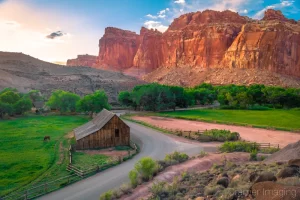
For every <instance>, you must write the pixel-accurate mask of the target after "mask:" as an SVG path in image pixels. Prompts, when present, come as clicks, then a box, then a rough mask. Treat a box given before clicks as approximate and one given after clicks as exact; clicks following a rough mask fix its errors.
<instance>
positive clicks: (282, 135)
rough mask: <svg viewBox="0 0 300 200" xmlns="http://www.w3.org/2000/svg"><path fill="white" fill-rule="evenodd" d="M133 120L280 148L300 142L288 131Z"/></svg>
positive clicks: (162, 119) (156, 119)
mask: <svg viewBox="0 0 300 200" xmlns="http://www.w3.org/2000/svg"><path fill="white" fill-rule="evenodd" d="M133 119H134V120H139V121H143V122H146V123H149V124H151V125H154V126H159V127H164V128H168V129H180V130H186V131H197V130H205V129H208V130H209V129H226V130H230V131H234V132H238V133H240V135H241V137H242V139H244V140H247V141H253V142H258V143H271V144H279V145H280V148H282V147H285V146H286V145H288V144H290V143H294V142H296V141H298V140H300V134H299V133H292V132H287V131H276V130H267V129H260V128H252V127H243V126H233V125H225V124H213V123H207V122H200V121H190V120H183V119H171V118H165V117H156V116H153V117H151V116H135V117H133Z"/></svg>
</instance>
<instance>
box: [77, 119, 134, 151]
mask: <svg viewBox="0 0 300 200" xmlns="http://www.w3.org/2000/svg"><path fill="white" fill-rule="evenodd" d="M115 129H119V137H115ZM129 143H130V128H129V127H128V126H127V125H126V124H125V123H124V122H123V121H122V120H121V119H120V118H119V117H117V116H114V117H113V118H112V119H111V120H110V121H109V122H108V123H107V124H106V125H105V126H104V127H103V128H102V129H100V130H99V131H97V132H95V133H92V134H90V135H88V136H86V137H84V138H82V139H80V140H78V141H77V144H76V149H97V148H107V147H114V146H126V145H127V146H129Z"/></svg>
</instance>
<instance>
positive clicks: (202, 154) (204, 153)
mask: <svg viewBox="0 0 300 200" xmlns="http://www.w3.org/2000/svg"><path fill="white" fill-rule="evenodd" d="M205 156H207V153H206V152H205V151H200V154H199V158H203V157H205Z"/></svg>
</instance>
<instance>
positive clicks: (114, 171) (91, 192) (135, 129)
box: [39, 122, 207, 200]
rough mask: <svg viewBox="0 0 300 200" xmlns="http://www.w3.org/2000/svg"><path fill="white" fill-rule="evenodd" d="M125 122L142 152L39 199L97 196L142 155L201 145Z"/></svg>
mask: <svg viewBox="0 0 300 200" xmlns="http://www.w3.org/2000/svg"><path fill="white" fill-rule="evenodd" d="M126 123H127V124H128V125H129V126H130V128H131V139H132V140H133V141H134V142H135V143H137V144H138V145H139V146H140V147H141V152H140V153H139V154H138V155H136V156H135V157H134V158H133V159H131V160H129V161H126V162H124V163H122V164H121V165H118V166H116V167H113V168H110V169H108V170H106V171H104V172H101V173H98V174H96V175H94V176H91V177H89V178H86V179H84V180H81V181H79V182H76V183H74V184H72V185H69V186H67V187H65V188H63V189H61V190H58V191H55V192H52V193H49V194H48V195H45V196H43V197H41V198H39V199H43V200H50V199H51V200H82V199H86V200H98V199H99V196H100V195H101V194H102V193H103V192H106V191H107V190H109V189H113V188H116V187H118V186H120V185H122V183H124V182H128V181H129V179H128V172H129V171H130V170H132V169H133V167H134V164H135V162H136V161H138V160H139V159H140V158H141V157H144V156H151V157H152V158H154V159H162V158H164V157H165V155H166V154H168V153H171V152H174V151H175V150H177V151H180V152H185V153H187V154H189V155H196V154H199V152H200V151H201V150H203V148H204V146H203V145H202V144H200V143H197V142H192V141H189V140H186V139H184V138H178V137H174V136H169V135H166V134H162V133H160V132H157V131H155V130H153V129H150V128H146V127H144V126H141V125H138V124H135V123H131V122H126ZM206 151H207V149H206Z"/></svg>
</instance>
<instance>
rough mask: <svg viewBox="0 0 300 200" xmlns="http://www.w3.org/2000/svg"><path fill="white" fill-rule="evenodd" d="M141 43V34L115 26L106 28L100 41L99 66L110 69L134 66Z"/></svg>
mask: <svg viewBox="0 0 300 200" xmlns="http://www.w3.org/2000/svg"><path fill="white" fill-rule="evenodd" d="M139 44H140V42H139V35H137V34H136V33H134V32H131V31H125V30H121V29H117V28H113V27H108V28H106V29H105V33H104V35H103V37H102V38H101V39H100V41H99V47H100V50H99V56H98V61H97V66H99V67H100V68H106V69H110V70H122V69H126V68H130V67H132V66H133V59H134V56H135V54H136V52H137V50H138V47H139Z"/></svg>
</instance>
